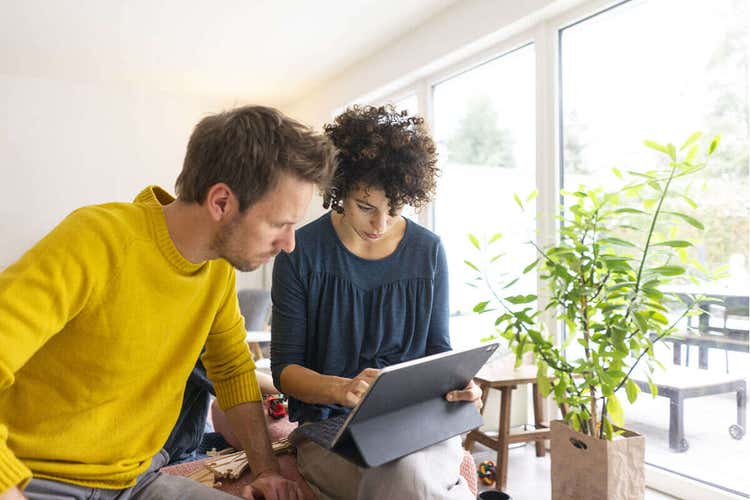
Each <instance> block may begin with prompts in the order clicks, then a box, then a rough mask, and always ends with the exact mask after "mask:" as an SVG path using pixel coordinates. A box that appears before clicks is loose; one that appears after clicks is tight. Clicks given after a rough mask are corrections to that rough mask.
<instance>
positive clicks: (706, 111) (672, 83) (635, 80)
mask: <svg viewBox="0 0 750 500" xmlns="http://www.w3.org/2000/svg"><path fill="white" fill-rule="evenodd" d="M580 3H581V4H582V5H579V6H578V7H575V8H574V9H572V10H570V11H568V12H566V13H563V14H562V15H561V16H560V17H554V16H553V15H550V16H548V17H546V18H544V19H543V20H540V22H539V23H537V24H536V25H534V26H533V27H531V28H530V29H529V30H528V31H524V32H522V33H515V34H514V35H512V36H513V40H515V41H521V43H515V44H513V45H510V44H511V43H512V41H511V40H510V39H506V40H503V41H501V42H500V44H499V45H498V46H497V47H496V49H497V50H495V51H494V54H502V55H496V56H495V57H494V58H492V56H488V57H487V58H485V59H484V61H486V62H484V63H483V64H479V65H477V64H476V63H468V62H467V63H466V64H465V65H463V66H461V65H458V66H454V67H453V70H454V71H452V72H450V73H447V71H448V69H444V70H443V71H446V73H441V74H435V75H430V76H427V77H425V78H424V79H422V80H419V81H417V82H412V83H411V86H410V87H409V88H408V89H402V90H401V92H400V93H399V94H395V95H396V96H397V97H401V96H404V95H407V96H408V97H406V98H404V99H403V100H400V105H401V107H404V108H407V109H410V110H413V109H415V108H416V107H417V105H419V107H420V109H419V112H421V113H425V111H428V112H427V113H425V115H426V116H428V117H429V118H430V126H431V127H432V131H433V135H434V137H435V139H436V141H437V143H438V148H439V153H440V165H441V169H442V176H441V179H440V182H439V187H438V194H437V197H436V200H435V202H434V204H433V210H432V218H429V217H428V218H426V219H425V220H424V221H423V222H427V223H428V225H429V223H431V224H432V226H433V229H434V230H435V231H436V232H437V233H438V234H439V235H440V236H441V237H442V239H443V241H444V243H445V246H446V249H447V254H448V259H449V271H450V275H451V283H450V284H451V312H452V318H451V334H452V337H453V342H454V345H455V346H456V347H461V346H462V345H465V344H471V343H475V342H476V341H477V340H478V339H480V338H482V337H487V336H489V335H491V334H492V333H493V332H494V326H493V324H492V318H493V316H492V315H484V316H479V315H476V314H473V313H472V308H473V306H474V305H475V304H476V303H477V302H478V301H480V300H485V299H486V297H485V294H486V291H481V290H476V289H473V288H471V287H469V286H467V285H466V282H467V280H470V279H471V278H472V277H473V273H472V272H471V271H470V270H469V268H468V267H467V266H466V264H465V263H464V260H472V259H473V258H474V257H475V256H476V251H475V249H474V248H473V247H472V245H471V244H470V243H469V240H468V238H467V235H468V234H469V233H472V234H474V235H476V236H477V237H478V238H479V239H480V240H482V239H485V240H486V239H488V238H491V237H492V236H493V235H494V234H495V233H497V232H499V233H503V238H502V240H501V246H502V249H501V250H502V251H504V252H505V255H504V256H503V257H501V259H502V260H501V261H500V262H501V263H502V267H504V269H505V270H507V273H508V276H518V275H519V274H520V272H521V270H522V269H523V266H525V265H526V264H527V263H529V262H531V261H532V260H534V258H535V252H534V249H533V248H532V247H531V246H529V245H524V244H523V243H524V242H527V241H529V240H535V241H537V242H552V241H555V240H556V238H557V233H556V223H555V221H556V216H557V215H558V214H559V211H558V208H559V200H560V189H561V188H562V189H575V188H576V187H577V186H578V185H584V186H587V187H596V186H601V187H604V188H610V187H612V186H615V185H616V183H619V182H620V181H619V180H618V179H617V177H616V176H615V175H613V174H612V173H611V169H612V167H618V168H619V169H620V170H622V171H626V170H634V171H637V170H640V169H647V168H649V166H651V165H653V161H654V159H655V155H654V153H653V152H652V151H649V150H648V149H647V148H645V147H644V146H643V141H644V140H645V139H652V140H655V141H659V142H673V143H677V144H678V145H679V143H680V142H681V141H683V140H684V139H686V138H687V137H688V136H689V135H690V134H691V133H692V132H694V131H697V130H702V131H703V132H705V134H706V136H705V137H706V138H705V141H708V140H710V137H712V136H714V135H720V136H721V143H720V146H719V148H718V150H717V153H716V154H715V155H714V156H713V158H712V160H711V162H710V163H709V165H708V167H707V168H706V169H705V170H704V171H703V172H701V173H700V174H699V175H698V176H697V178H696V180H695V182H693V186H692V189H693V194H694V199H695V202H696V203H697V208H695V215H696V216H697V218H698V219H700V220H701V221H702V222H703V224H704V225H705V230H704V231H698V230H697V229H695V228H693V227H690V226H686V227H677V226H675V227H674V228H672V229H667V231H672V232H673V233H677V232H679V233H678V234H671V235H670V234H668V235H667V236H670V237H672V238H673V239H689V240H691V241H693V242H695V243H696V245H695V247H694V248H687V249H683V250H681V252H682V254H681V255H680V258H681V259H683V260H684V261H686V262H694V263H697V265H699V266H703V267H704V268H705V269H708V270H717V269H722V268H723V269H724V276H723V277H722V278H721V279H719V280H716V281H711V282H707V281H696V282H692V281H685V282H684V283H682V284H678V285H677V286H676V287H675V288H674V290H673V291H675V292H677V293H680V292H685V293H704V294H710V295H714V296H721V297H724V300H725V302H724V304H723V305H706V306H705V307H704V308H705V311H704V313H703V314H702V315H701V316H699V317H693V318H691V321H690V322H689V324H688V322H687V321H686V322H684V324H681V325H680V328H679V331H678V332H677V335H676V336H675V338H673V339H670V341H668V342H665V343H664V344H663V348H662V349H661V350H660V351H659V357H660V360H661V361H662V363H663V364H664V366H665V368H666V370H665V371H664V374H666V375H667V376H668V377H669V376H671V377H672V378H673V379H674V378H675V377H676V378H677V379H678V380H677V382H678V383H681V384H682V385H684V386H694V387H697V388H698V389H696V390H695V391H693V395H695V394H697V392H700V387H701V386H705V385H710V383H711V382H714V381H716V380H730V381H734V382H732V383H731V384H730V385H731V387H730V390H731V389H732V388H742V387H743V384H745V385H746V384H747V378H748V374H749V372H750V354H748V329H750V317H749V316H748V306H747V304H748V293H750V275H749V273H748V269H750V261H749V259H750V180H749V179H750V174H749V172H748V170H749V169H750V165H749V162H750V159H749V150H750V132H749V130H750V113H749V111H748V99H749V94H750V91H749V89H748V80H749V79H750V69H749V67H748V66H749V65H748V60H749V59H750V56H749V55H748V44H749V42H748V40H749V39H750V34H749V33H748V29H749V27H748V25H749V24H750V23H748V19H750V10H749V9H750V2H748V1H747V0H631V1H623V2H614V1H613V2H612V3H611V4H609V6H608V8H603V7H602V6H603V5H604V2H603V1H601V0H594V1H592V2H588V3H584V2H580ZM597 9H599V10H597ZM526 42H528V43H527V44H526V45H522V43H526ZM511 46H512V47H520V48H516V49H515V50H508V48H509V47H511ZM487 53H488V54H489V53H492V52H491V49H488V52H487ZM475 57H478V56H475ZM488 59H489V60H488ZM476 60H478V59H476ZM558 70H559V71H558ZM446 74H448V75H450V76H448V77H446V76H445V75H446ZM408 91H411V93H408ZM423 105H426V109H421V107H422V106H423ZM557 118H559V120H558V119H557ZM557 160H560V161H559V162H558V161H557ZM558 180H560V181H561V182H557V181H558ZM535 192H538V198H537V199H536V200H530V201H527V198H528V197H529V195H530V194H532V193H535ZM514 195H515V196H514ZM516 196H517V198H518V200H519V201H521V202H525V203H524V204H525V210H524V211H521V210H520V209H519V207H518V205H517V202H516ZM532 196H533V195H532ZM537 207H538V208H539V209H541V211H540V213H539V214H536V209H537ZM537 215H538V216H539V217H537ZM517 286H518V287H519V288H520V289H519V290H518V292H519V293H533V292H535V291H537V290H538V291H539V292H540V293H539V297H540V301H541V302H543V301H544V300H545V297H546V295H545V290H544V289H538V282H537V279H536V276H533V275H532V274H529V275H526V276H525V281H521V282H519V283H518V284H517ZM541 305H543V304H541ZM547 326H548V327H549V329H550V331H551V332H552V333H555V332H557V333H559V331H558V328H557V326H558V325H555V324H554V321H549V322H548V324H547ZM563 334H564V332H563ZM680 336H682V337H684V338H680ZM706 336H707V338H706ZM558 337H559V336H558ZM686 340H690V342H687V341H686ZM572 354H574V353H572ZM676 364H680V365H682V366H680V367H676ZM681 370H687V371H681ZM678 372H679V373H678ZM683 374H685V375H684V376H683ZM668 377H667V378H668ZM732 384H733V385H732ZM705 392H706V395H703V396H701V397H690V398H688V399H685V400H684V401H683V402H682V403H679V401H677V398H675V400H674V403H673V404H670V399H669V398H668V397H666V396H668V395H669V394H668V393H667V392H666V391H665V392H663V393H662V395H661V396H660V397H657V398H651V397H650V395H648V394H642V395H641V396H640V397H639V399H638V401H637V402H636V403H635V404H634V405H631V406H626V409H625V412H626V426H628V427H632V428H633V429H635V430H637V431H640V432H642V433H643V434H645V435H646V437H647V439H646V443H647V445H646V446H647V450H646V461H647V463H649V464H651V465H652V466H654V467H655V468H652V469H650V470H652V471H653V470H657V469H659V470H662V471H667V473H665V474H664V475H662V476H659V477H668V478H672V479H673V478H678V477H690V478H694V479H697V480H698V481H701V482H703V483H708V484H709V485H714V486H718V487H721V488H724V489H726V490H729V491H734V492H741V493H743V494H745V495H747V493H748V492H749V491H750V489H749V488H748V484H747V481H746V480H745V469H746V465H747V457H748V456H750V453H748V452H750V438H748V437H746V436H743V434H744V432H745V431H746V430H745V429H741V430H738V427H737V425H736V424H737V423H738V402H739V403H742V397H740V399H739V400H738V396H737V394H736V393H733V392H731V391H729V392H722V393H715V394H708V393H711V392H712V391H710V390H706V391H705ZM713 392H716V391H713ZM682 394H683V396H684V395H685V393H682ZM744 397H745V398H746V396H744ZM621 400H623V401H625V398H624V397H623V398H621ZM675 408H679V409H680V410H681V412H682V422H683V424H684V428H683V430H682V433H681V434H680V433H679V432H674V431H675V425H676V424H674V423H672V424H671V423H670V422H679V421H680V419H679V412H676V410H675ZM670 412H671V413H670ZM670 428H671V429H672V432H671V431H670ZM678 430H679V429H678ZM670 434H672V437H673V438H674V437H675V435H678V436H679V437H680V439H679V440H676V439H672V442H671V443H670ZM740 437H741V438H742V439H739V438H740ZM650 477H652V479H653V478H654V477H656V476H650ZM657 486H658V487H659V488H660V489H664V488H666V489H667V490H670V486H669V485H665V484H662V483H659V484H658V485H657ZM691 487H693V488H697V487H702V485H698V486H695V485H693V486H691ZM672 491H674V493H675V494H677V495H680V494H681V493H679V492H678V491H677V490H672ZM683 491H684V490H683ZM705 491H708V489H706V490H705ZM712 491H713V490H712Z"/></svg>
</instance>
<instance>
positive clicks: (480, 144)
mask: <svg viewBox="0 0 750 500" xmlns="http://www.w3.org/2000/svg"><path fill="white" fill-rule="evenodd" d="M498 123H499V119H498V113H497V111H495V108H494V107H493V105H492V100H491V99H490V98H489V96H488V95H486V94H477V95H474V96H472V97H471V98H470V99H469V101H468V103H467V105H466V112H465V113H464V115H463V117H462V118H461V120H460V121H459V124H458V127H457V128H456V132H455V133H454V134H453V136H452V137H451V138H450V139H448V161H450V162H453V163H468V164H472V165H493V166H498V167H506V168H512V167H515V166H516V160H515V158H514V156H513V137H512V136H511V133H510V131H508V130H505V129H502V128H501V127H500V126H499V125H498Z"/></svg>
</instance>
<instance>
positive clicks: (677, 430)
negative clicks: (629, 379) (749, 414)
mask: <svg viewBox="0 0 750 500" xmlns="http://www.w3.org/2000/svg"><path fill="white" fill-rule="evenodd" d="M653 381H654V384H655V385H656V387H657V389H658V390H659V394H658V395H659V396H662V397H666V398H669V448H670V449H672V450H674V451H677V452H685V451H687V450H688V448H689V447H690V445H689V443H688V441H687V439H686V438H685V405H684V402H685V400H686V399H689V398H699V397H702V396H712V395H714V394H725V393H728V392H736V393H737V423H736V424H733V425H732V426H730V428H729V434H730V435H731V436H732V437H733V438H734V439H742V437H743V436H744V435H745V428H746V420H745V418H746V415H745V412H746V407H747V381H746V380H745V379H744V378H742V377H739V376H737V375H729V374H716V373H712V372H709V371H707V370H700V369H694V368H686V367H683V366H677V365H673V366H670V367H669V368H668V369H667V371H666V372H657V373H654V375H653ZM633 382H635V383H636V384H638V387H640V389H641V391H643V392H646V393H650V392H651V390H650V389H649V385H648V382H647V381H646V378H645V377H643V376H641V375H636V376H634V377H633Z"/></svg>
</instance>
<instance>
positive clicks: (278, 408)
mask: <svg viewBox="0 0 750 500" xmlns="http://www.w3.org/2000/svg"><path fill="white" fill-rule="evenodd" d="M266 404H267V406H268V416H269V417H271V418H275V419H276V420H278V419H280V418H284V417H286V405H285V398H284V395H283V394H269V395H267V396H266Z"/></svg>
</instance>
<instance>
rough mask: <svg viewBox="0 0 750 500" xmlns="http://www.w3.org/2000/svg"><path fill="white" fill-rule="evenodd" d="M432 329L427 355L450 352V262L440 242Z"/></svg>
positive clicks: (433, 300)
mask: <svg viewBox="0 0 750 500" xmlns="http://www.w3.org/2000/svg"><path fill="white" fill-rule="evenodd" d="M433 283H434V284H433V294H432V311H431V314H430V329H429V331H428V332H427V352H426V354H427V355H430V354H437V353H440V352H445V351H450V349H451V338H450V329H449V323H450V321H449V314H450V308H449V304H448V296H449V294H448V261H447V259H446V257H445V248H443V243H442V242H438V245H437V255H436V265H435V279H434V282H433Z"/></svg>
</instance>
